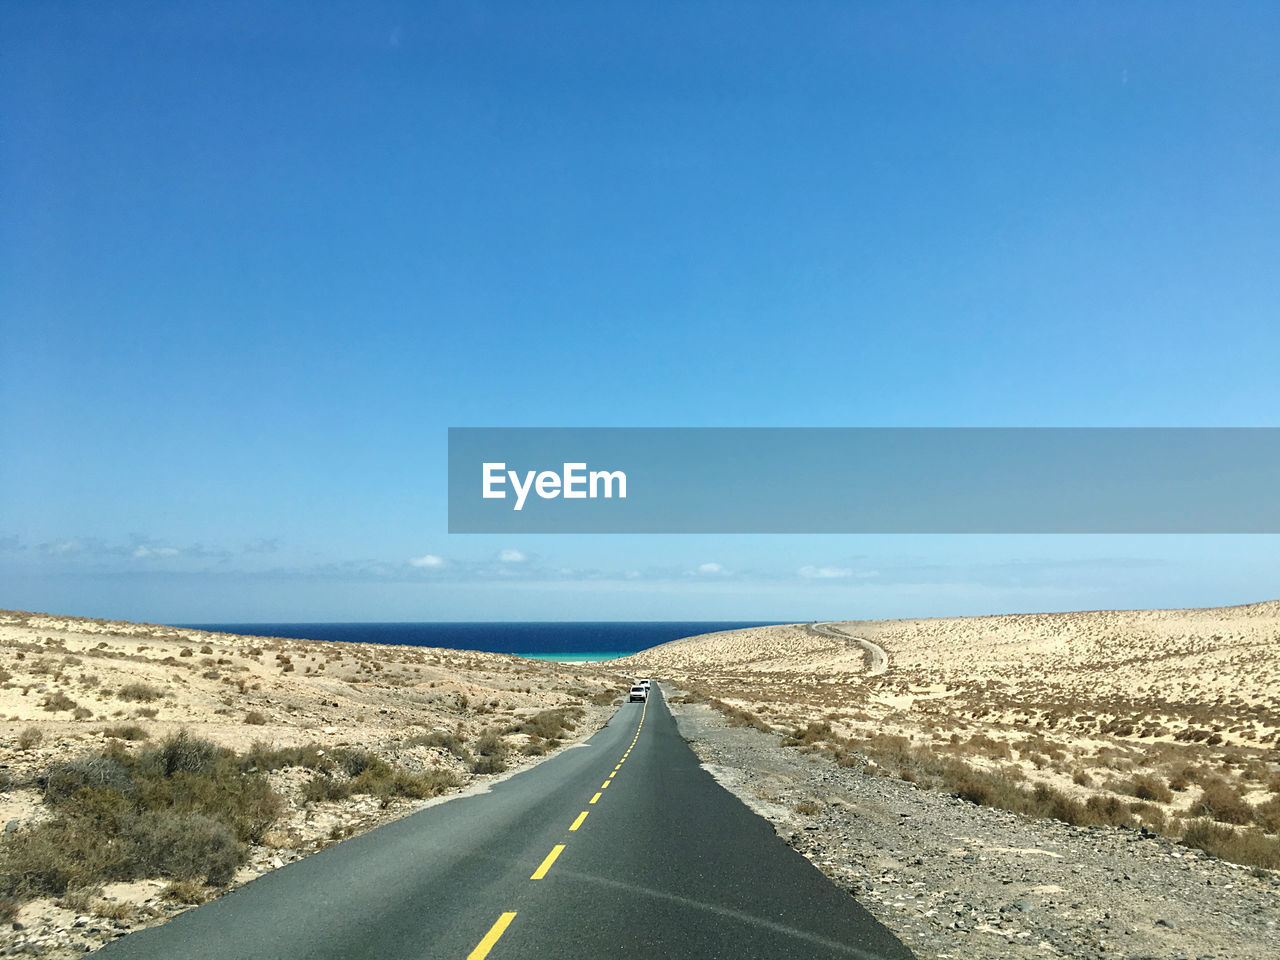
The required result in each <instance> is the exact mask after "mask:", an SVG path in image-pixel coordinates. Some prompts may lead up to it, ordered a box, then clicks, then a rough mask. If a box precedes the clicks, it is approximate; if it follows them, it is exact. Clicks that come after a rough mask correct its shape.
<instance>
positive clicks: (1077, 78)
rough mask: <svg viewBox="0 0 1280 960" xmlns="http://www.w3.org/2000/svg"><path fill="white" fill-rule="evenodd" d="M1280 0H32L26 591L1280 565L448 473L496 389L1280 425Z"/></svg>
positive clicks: (418, 597)
mask: <svg viewBox="0 0 1280 960" xmlns="http://www.w3.org/2000/svg"><path fill="white" fill-rule="evenodd" d="M1277 36H1280V8H1278V7H1277V6H1276V5H1274V4H1269V3H1254V4H1243V3H1240V4H1237V3H1228V4H1180V3H1168V2H1161V3H1073V4H1027V3H1008V4H996V3H988V4H979V3H973V4H964V5H957V4H945V3H927V4H905V3H904V4H896V3H895V4H871V3H867V4H844V3H758V4H750V3H745V4H744V3H721V4H704V3H674V2H673V3H626V4H610V3H599V2H592V3H586V2H584V3H573V4H565V3H560V4H556V3H544V4H518V3H507V4H496V3H479V2H468V3H443V4H425V3H403V4H379V3H358V4H355V3H353V4H284V3H274V4H272V3H250V4H236V3H219V4H198V3H181V4H161V3H157V4H130V3H119V4H112V5H105V4H82V3H43V2H42V3H36V2H13V3H8V4H5V5H4V6H3V7H2V8H0V110H2V111H3V114H2V124H3V129H4V131H5V133H4V138H3V146H0V195H2V196H3V197H4V208H5V213H4V216H3V218H2V220H0V294H2V299H0V304H2V306H0V357H2V359H0V453H2V456H0V606H9V607H22V608H26V609H46V610H54V611H58V612H66V613H76V614H85V615H94V616H111V617H128V618H135V619H150V620H169V621H175V620H188V621H190V620H209V619H223V620H255V619H318V620H327V619H352V620H370V619H372V620H378V619H382V620H395V619H417V620H430V619H520V618H531V619H595V618H604V619H650V618H652V619H671V618H683V617H690V618H697V617H707V618H719V617H726V618H742V619H749V618H761V619H789V618H804V617H810V616H813V617H855V616H881V615H911V614H916V613H919V614H944V613H952V612H955V613H975V612H988V611H999V610H1029V609H1063V608H1080V607H1096V606H1142V605H1170V606H1174V605H1176V606H1182V605H1188V604H1195V605H1203V604H1214V603H1234V602H1244V601H1249V600H1256V599H1266V598H1272V597H1276V596H1280V582H1278V578H1277V576H1276V571H1277V570H1280V562H1278V561H1280V539H1278V538H1274V537H1234V538H1232V537H1198V538H1173V537H1146V538H1136V537H1129V538H1124V537H1078V538H1075V537H1056V538H1054V537H1043V538H1036V537H836V536H829V537H747V536H738V537H665V536H664V537H569V536H560V537H556V536H545V537H526V538H506V539H503V538H493V537H462V536H454V537H451V536H449V535H447V533H446V520H445V480H446V475H445V439H446V433H445V431H446V429H447V427H449V426H480V425H531V426H559V425H583V426H610V425H618V426H628V425H646V426H697V425H721V426H739V425H741V426H775V425H803V426H827V425H850V426H860V425H871V426H877V425H927V426H949V425H998V426H1003V425H1020V426H1021V425H1025V426H1038V425H1099V426H1108V425H1138V426H1158V425H1180V426H1181V425H1185V426H1199V425H1231V426H1253V425H1265V426H1276V425H1280V418H1278V417H1277V409H1278V404H1280V386H1278V384H1277V381H1278V378H1277V375H1276V358H1277V357H1278V356H1280V324H1277V316H1278V315H1280V312H1278V310H1277V307H1278V306H1280V272H1278V271H1277V270H1276V269H1275V264H1276V263H1277V262H1280V165H1278V164H1277V163H1276V157H1277V156H1280V112H1277V111H1276V109H1275V96H1276V91H1277V90H1280V59H1278V58H1277V57H1276V56H1275V44H1274V39H1275V37H1277ZM411 560H416V561H418V562H417V564H416V565H415V564H414V563H411V562H410V561H411Z"/></svg>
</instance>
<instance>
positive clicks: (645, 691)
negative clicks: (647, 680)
mask: <svg viewBox="0 0 1280 960" xmlns="http://www.w3.org/2000/svg"><path fill="white" fill-rule="evenodd" d="M648 698H649V688H648V687H642V686H640V685H639V684H636V685H635V686H634V687H632V688H631V695H630V696H629V697H627V700H628V702H630V703H635V702H637V701H639V702H641V703H643V702H644V701H645V700H647V699H648Z"/></svg>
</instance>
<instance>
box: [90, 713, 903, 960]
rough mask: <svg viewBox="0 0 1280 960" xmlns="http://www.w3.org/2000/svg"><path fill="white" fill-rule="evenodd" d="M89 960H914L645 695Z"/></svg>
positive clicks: (130, 936)
mask: <svg viewBox="0 0 1280 960" xmlns="http://www.w3.org/2000/svg"><path fill="white" fill-rule="evenodd" d="M606 783H607V784H608V786H605V784H606ZM583 814H585V817H584V816H583ZM99 955H100V956H102V957H103V958H104V960H116V958H121V960H123V958H135V960H197V958H199V960H205V958H208V960H213V958H218V960H239V958H243V960H268V958H271V960H276V958H280V960H284V958H288V960H304V958H305V960H338V958H343V960H359V958H378V960H408V958H447V960H481V958H483V957H486V956H487V957H490V958H492V960H508V958H511V960H520V958H522V960H533V958H537V960H561V958H578V957H581V958H587V957H590V958H592V960H602V958H608V960H612V958H630V957H644V958H646V960H654V958H668V957H679V958H732V960H749V958H761V960H766V958H767V960H781V958H789V957H795V958H805V960H810V958H827V957H832V958H834V957H840V958H850V957H852V958H857V960H869V958H892V960H910V958H911V957H912V954H911V953H910V951H908V950H907V949H906V947H904V946H903V945H902V944H901V943H900V942H899V941H898V940H897V939H895V938H894V937H893V935H892V934H891V933H889V931H888V930H886V929H885V928H884V927H882V926H880V925H879V924H878V923H877V922H876V921H875V920H874V919H873V918H872V917H871V916H870V915H869V914H868V913H867V912H866V911H865V910H863V909H862V908H861V907H860V906H858V904H857V903H856V902H855V901H854V900H853V899H852V898H851V897H849V896H848V895H847V894H845V893H843V892H841V891H840V890H838V889H837V888H836V887H834V886H833V885H832V884H830V883H829V882H828V881H827V880H826V879H825V878H824V877H823V876H822V875H821V874H820V873H819V872H818V871H817V870H816V869H814V867H813V866H812V865H810V864H809V862H808V861H807V860H805V859H804V858H803V857H801V856H800V855H799V854H797V853H796V852H795V851H793V850H792V849H791V848H790V847H788V846H787V845H786V844H785V843H783V842H782V840H780V839H779V838H778V837H777V836H776V835H775V834H774V832H773V828H772V827H771V826H770V825H769V824H768V823H767V822H766V821H764V820H763V819H761V818H760V817H758V816H757V815H756V814H754V813H752V812H751V811H750V810H748V809H747V808H746V807H745V806H744V805H743V804H742V803H741V802H740V801H739V800H738V799H737V798H735V797H734V796H732V795H731V794H730V793H729V792H728V791H726V790H725V789H724V788H722V787H721V786H720V785H719V784H717V783H716V782H715V780H713V779H712V777H711V776H710V775H709V774H708V773H707V772H706V771H705V770H703V769H702V768H701V766H700V765H699V763H698V760H697V758H696V757H695V756H694V754H693V752H692V751H691V750H690V749H689V747H688V745H687V744H686V743H685V742H684V741H683V740H682V739H681V738H680V736H679V734H678V733H677V731H676V726H675V721H674V720H673V719H672V717H671V713H670V711H669V710H668V709H667V707H666V704H665V703H664V702H663V700H662V696H661V694H660V693H659V692H658V691H657V690H656V688H655V691H654V693H653V695H652V696H651V697H650V699H649V702H648V703H647V704H643V705H642V704H638V703H636V704H627V705H625V706H623V707H622V708H621V709H619V711H618V713H617V715H616V716H615V717H614V718H613V719H612V720H611V721H610V722H609V724H608V725H607V726H606V727H604V729H602V730H600V731H599V732H598V733H597V734H596V735H595V736H594V737H592V738H591V739H590V740H589V741H587V743H586V744H585V745H582V746H578V747H572V748H569V749H566V750H565V751H563V752H562V753H561V754H560V755H558V756H555V757H553V758H551V759H550V760H548V761H546V762H544V763H542V764H539V765H538V766H536V767H533V768H532V769H530V770H528V771H525V772H523V773H520V774H518V775H517V776H514V777H512V778H510V779H509V780H506V781H504V782H502V783H499V784H497V785H495V786H494V788H493V789H492V790H490V791H488V792H487V793H483V794H478V795H474V796H469V797H462V798H459V799H457V800H452V801H450V802H448V803H443V804H440V805H438V806H434V807H429V808H428V809H426V810H423V811H421V812H419V813H416V814H414V815H413V816H410V817H406V818H405V819H403V820H399V821H396V822H395V823H391V824H388V825H386V826H383V827H379V828H378V829H376V830H371V831H370V832H368V833H366V834H364V835H362V836H359V837H355V838H353V839H350V840H347V841H345V842H343V843H340V844H337V845H335V846H333V847H330V848H329V849H327V850H324V851H322V852H320V853H317V854H314V855H313V856H310V857H307V858H306V859H304V860H300V861H298V862H296V863H293V864H290V865H289V866H287V867H284V868H283V869H280V870H276V871H274V872H272V873H269V874H267V875H265V876H263V877H261V878H259V879H258V880H255V881H253V882H252V883H249V884H247V885H245V886H243V887H241V888H239V889H238V890H235V891H233V892H231V893H229V894H228V895H226V896H225V897H222V898H220V899H218V900H215V901H214V902H212V903H209V904H206V905H205V906H203V907H200V908H198V909H195V910H190V911H188V912H186V913H184V914H181V915H180V916H178V917H176V918H175V919H173V920H171V921H170V922H169V923H167V924H164V925H163V926H160V927H154V928H152V929H149V930H142V931H139V932H138V933H134V934H130V935H129V936H127V937H124V938H122V939H120V940H118V941H116V942H114V943H111V944H109V945H107V946H106V947H104V948H103V949H102V950H101V951H100V953H99Z"/></svg>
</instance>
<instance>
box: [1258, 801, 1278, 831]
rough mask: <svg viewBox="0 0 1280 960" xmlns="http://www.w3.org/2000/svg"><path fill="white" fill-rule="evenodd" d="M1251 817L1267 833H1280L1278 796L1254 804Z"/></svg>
mask: <svg viewBox="0 0 1280 960" xmlns="http://www.w3.org/2000/svg"><path fill="white" fill-rule="evenodd" d="M1253 819H1254V822H1255V823H1257V824H1258V826H1260V827H1261V828H1262V829H1263V830H1266V831H1267V832H1268V833H1280V797H1271V798H1270V799H1269V800H1264V801H1262V803H1259V804H1258V805H1257V806H1255V807H1254V808H1253Z"/></svg>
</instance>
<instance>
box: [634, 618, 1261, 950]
mask: <svg viewBox="0 0 1280 960" xmlns="http://www.w3.org/2000/svg"><path fill="white" fill-rule="evenodd" d="M617 664H618V665H619V666H621V667H622V668H623V669H627V670H634V671H637V672H643V673H647V674H651V675H652V676H654V677H658V678H661V680H662V681H663V683H664V685H666V686H668V687H669V688H670V697H669V699H670V702H671V703H672V704H673V710H674V711H675V712H676V714H677V718H678V720H679V722H680V724H681V731H682V733H684V734H685V736H686V738H687V739H689V740H690V742H691V743H692V745H693V746H694V749H695V751H696V752H698V753H699V755H700V756H701V757H702V758H703V759H704V761H705V762H706V763H707V764H708V765H709V766H711V767H712V768H713V769H714V770H716V772H717V776H719V777H720V778H721V779H722V781H723V782H724V783H725V784H726V786H729V788H730V789H733V790H734V791H735V792H737V793H738V794H739V795H740V796H741V797H742V799H743V800H744V801H746V802H747V803H748V804H750V805H752V806H753V807H754V808H755V809H757V811H758V812H760V813H761V814H762V815H764V816H766V817H767V818H768V819H770V820H772V821H773V822H774V824H775V826H776V827H777V829H778V831H779V833H781V834H783V835H784V836H787V837H789V838H790V840H791V842H792V843H793V845H794V846H796V848H797V849H799V850H801V851H802V852H803V853H805V854H806V855H807V856H809V857H810V859H811V860H812V861H813V862H814V863H815V865H817V866H818V867H819V869H821V870H823V871H824V872H825V873H826V874H827V875H828V876H829V877H831V879H832V880H833V881H834V882H837V883H840V884H842V885H844V886H846V887H848V888H849V889H850V890H851V891H852V892H853V893H855V895H857V896H858V897H859V899H860V900H861V901H862V902H863V903H864V905H866V906H868V907H869V908H870V909H872V910H873V912H876V914H877V916H878V917H879V919H881V920H882V922H884V923H885V924H886V925H888V926H890V928H891V929H894V930H895V932H897V933H898V934H899V935H900V936H903V937H904V939H906V940H907V941H908V942H909V943H912V944H914V945H915V946H916V947H917V949H920V950H922V951H924V952H925V953H928V954H933V955H938V956H952V957H973V958H993V957H1004V956H1006V955H1007V956H1015V955H1016V956H1021V955H1024V954H1023V953H1022V952H1020V951H1024V950H1025V949H1026V948H1027V947H1028V946H1035V947H1037V948H1038V950H1039V951H1040V953H1039V955H1043V956H1064V957H1086V956H1087V957H1094V956H1097V957H1104V956H1133V957H1143V956H1151V957H1161V956H1167V957H1172V956H1187V957H1200V956H1217V957H1219V958H1222V957H1227V956H1231V957H1267V956H1273V955H1274V952H1273V951H1274V944H1275V942H1276V941H1275V937H1276V936H1277V934H1278V933H1280V931H1278V930H1277V927H1276V923H1277V913H1276V911H1275V910H1274V903H1275V898H1276V895H1277V893H1280V741H1278V739H1277V736H1278V733H1280V602H1275V601H1272V602H1267V603H1257V604H1250V605H1247V606H1239V607H1226V608H1218V609H1204V610H1154V611H1094V612H1077V613H1057V614H1026V615H1010V616H991V617H967V618H954V619H923V620H897V621H847V622H842V623H830V624H797V625H791V626H770V627H760V628H755V629H750V630H737V631H728V632H724V633H717V634H708V635H705V636H700V637H690V638H686V639H683V640H678V641H675V642H673V643H669V644H665V645H663V646H659V647H655V648H653V649H652V650H648V651H644V652H642V653H640V654H637V655H635V656H633V657H629V658H626V659H624V660H621V661H617ZM708 708H714V709H713V710H711V711H710V714H709V713H708V712H707V711H708ZM711 715H715V716H718V717H719V718H720V719H719V722H713V721H712V720H710V719H709V716H711ZM788 758H792V759H788ZM824 771H825V772H824ZM1010 818H1012V819H1010ZM1015 837H1019V838H1021V840H1020V841H1019V842H1015V840H1014V838H1015ZM1132 840H1139V841H1144V842H1143V843H1140V844H1139V845H1138V846H1136V847H1135V846H1132V845H1130V844H1129V843H1128V842H1127V841H1132ZM1139 852H1140V853H1141V855H1140V856H1139ZM948 857H951V858H952V860H951V861H950V862H948V860H947V859H946V858H948ZM1028 862H1030V863H1031V864H1033V865H1034V864H1035V863H1040V864H1042V865H1043V866H1042V868H1039V869H1031V870H1030V871H1029V872H1028V870H1027V864H1028ZM975 868H976V869H975ZM1001 875H1003V876H1001ZM998 876H999V877H1000V882H999V883H997V882H995V879H994V878H995V877H998ZM1019 877H1022V878H1023V883H1022V885H1021V886H1018V885H1017V881H1018V878H1019ZM1104 880H1105V882H1103V881H1104ZM1188 884H1190V885H1188ZM1197 884H1198V886H1197ZM1223 888H1225V889H1223ZM1126 901H1128V902H1127V905H1126V908H1125V909H1124V910H1119V905H1120V904H1121V903H1123V902H1126ZM1267 904H1270V905H1271V909H1268V908H1267V906H1266V905H1267ZM1260 905H1261V909H1260ZM1019 938H1021V939H1019Z"/></svg>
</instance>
